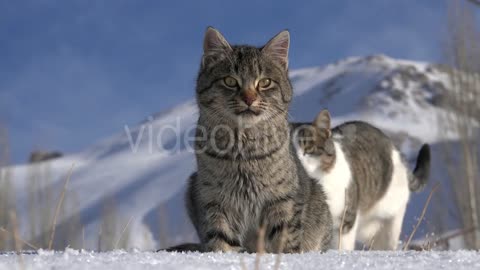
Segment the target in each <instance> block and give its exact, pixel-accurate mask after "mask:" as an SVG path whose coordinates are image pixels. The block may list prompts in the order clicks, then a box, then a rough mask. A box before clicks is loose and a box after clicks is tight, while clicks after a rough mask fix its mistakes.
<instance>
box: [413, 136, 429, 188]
mask: <svg viewBox="0 0 480 270" xmlns="http://www.w3.org/2000/svg"><path fill="white" fill-rule="evenodd" d="M429 176H430V146H429V145H428V144H424V145H422V148H421V149H420V151H419V152H418V157H417V165H415V169H413V173H412V174H411V176H410V179H409V182H408V188H409V189H410V191H413V192H417V191H421V190H422V189H423V188H424V187H425V186H426V185H427V181H428V178H429Z"/></svg>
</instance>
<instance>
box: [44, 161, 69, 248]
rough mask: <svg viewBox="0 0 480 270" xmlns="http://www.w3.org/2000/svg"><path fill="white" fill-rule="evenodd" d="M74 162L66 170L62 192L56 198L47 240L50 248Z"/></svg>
mask: <svg viewBox="0 0 480 270" xmlns="http://www.w3.org/2000/svg"><path fill="white" fill-rule="evenodd" d="M74 166H75V164H72V167H71V168H70V171H69V172H68V175H67V179H65V183H64V185H63V190H62V193H61V194H60V198H59V199H58V203H57V208H56V209H55V215H54V216H53V221H52V233H51V234H50V240H49V242H48V249H52V246H53V239H54V238H55V228H56V227H57V218H58V215H59V213H60V209H61V207H62V203H63V199H64V198H65V191H66V190H67V185H68V182H70V177H71V176H72V172H73V167H74Z"/></svg>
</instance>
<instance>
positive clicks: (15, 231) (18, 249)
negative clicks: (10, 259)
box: [10, 211, 25, 269]
mask: <svg viewBox="0 0 480 270" xmlns="http://www.w3.org/2000/svg"><path fill="white" fill-rule="evenodd" d="M10 220H11V221H12V228H13V237H14V238H15V251H16V252H17V254H18V258H19V261H20V269H25V265H24V263H23V256H22V254H21V251H22V242H21V241H20V240H19V239H20V236H19V234H18V223H17V215H16V213H15V212H14V211H10Z"/></svg>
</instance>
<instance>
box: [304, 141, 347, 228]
mask: <svg viewBox="0 0 480 270" xmlns="http://www.w3.org/2000/svg"><path fill="white" fill-rule="evenodd" d="M334 146H335V155H336V161H335V164H334V165H333V167H332V168H331V169H329V170H328V171H324V170H322V168H321V166H320V164H321V161H320V158H319V157H316V156H311V155H304V154H303V152H302V151H301V150H299V149H297V155H298V157H299V159H300V161H301V162H302V165H303V166H304V167H305V169H306V171H307V173H308V175H309V176H310V177H312V178H313V179H315V180H316V181H317V182H318V183H319V184H321V185H322V187H323V190H324V191H325V194H326V195H327V203H328V206H329V208H330V212H331V213H332V216H333V217H334V224H335V225H338V224H337V223H338V222H340V220H339V218H341V217H342V215H343V211H344V209H345V196H346V191H347V189H348V188H349V187H350V186H351V185H352V184H353V181H352V171H351V169H350V165H349V163H348V161H347V159H346V157H345V154H344V152H343V151H342V149H341V145H340V143H339V142H338V141H334Z"/></svg>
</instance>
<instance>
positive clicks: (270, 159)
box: [197, 129, 298, 231]
mask: <svg viewBox="0 0 480 270" xmlns="http://www.w3.org/2000/svg"><path fill="white" fill-rule="evenodd" d="M266 130H267V131H255V130H251V131H250V133H249V132H244V133H242V132H238V131H235V132H238V133H234V134H233V136H232V135H230V134H227V135H225V136H223V135H222V134H217V136H216V137H213V138H209V140H207V144H202V143H199V144H197V148H198V149H200V148H202V149H204V151H199V152H197V162H198V173H199V180H200V181H201V182H203V183H207V186H206V187H205V192H204V194H209V195H208V196H209V197H210V198H211V199H215V200H216V201H219V202H220V203H221V204H222V205H224V206H225V208H228V209H231V210H232V211H234V212H235V213H236V215H235V216H236V219H238V221H239V223H240V224H242V226H251V225H255V226H256V225H257V224H256V220H257V219H258V216H259V213H260V212H261V211H262V209H263V207H264V205H265V203H267V202H268V201H271V200H273V199H275V198H276V197H278V196H282V194H285V193H287V192H291V191H292V187H294V186H295V183H297V182H298V181H296V177H297V175H296V167H295V163H294V161H293V158H292V154H291V153H290V148H289V146H290V138H289V133H288V129H285V131H284V132H282V129H279V130H273V129H266ZM268 130H272V132H268ZM226 136H228V137H226ZM228 139H233V140H234V141H233V143H231V144H230V148H228V151H223V152H219V151H216V149H214V147H212V146H214V145H217V146H218V145H228V143H227V142H225V141H227V140H228ZM208 142H214V143H210V144H208ZM242 231H244V230H242Z"/></svg>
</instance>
